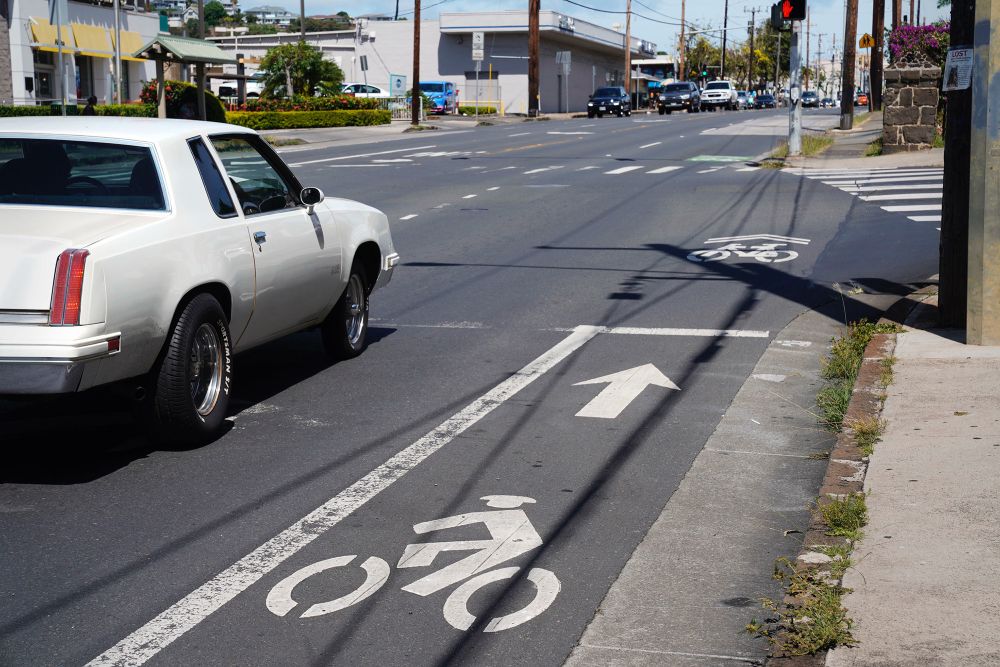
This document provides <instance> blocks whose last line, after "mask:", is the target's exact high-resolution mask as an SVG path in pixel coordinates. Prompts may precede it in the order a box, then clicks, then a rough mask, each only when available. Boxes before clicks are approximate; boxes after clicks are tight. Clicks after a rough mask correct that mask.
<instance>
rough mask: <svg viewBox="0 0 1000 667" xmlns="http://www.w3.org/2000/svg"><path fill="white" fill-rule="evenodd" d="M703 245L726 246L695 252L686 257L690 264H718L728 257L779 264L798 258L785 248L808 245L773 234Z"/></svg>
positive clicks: (722, 239)
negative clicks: (755, 242) (751, 242)
mask: <svg viewBox="0 0 1000 667" xmlns="http://www.w3.org/2000/svg"><path fill="white" fill-rule="evenodd" d="M741 241H743V242H749V241H763V243H758V244H756V245H745V244H744V243H741ZM705 243H725V244H726V245H723V246H719V247H717V248H704V249H702V250H695V251H694V252H692V253H691V254H689V255H688V256H687V258H688V259H689V260H690V261H692V262H719V261H722V260H724V259H728V258H729V257H732V256H734V255H735V256H736V257H745V258H747V259H755V260H757V261H758V262H764V263H766V264H770V263H775V264H778V263H781V262H788V261H790V260H793V259H795V258H796V257H798V256H799V253H798V252H796V251H795V250H790V249H788V248H786V247H785V246H788V245H789V244H791V243H796V244H800V245H809V239H799V238H794V237H791V236H776V235H773V234H755V235H750V236H725V237H721V238H715V239H708V240H707V241H705Z"/></svg>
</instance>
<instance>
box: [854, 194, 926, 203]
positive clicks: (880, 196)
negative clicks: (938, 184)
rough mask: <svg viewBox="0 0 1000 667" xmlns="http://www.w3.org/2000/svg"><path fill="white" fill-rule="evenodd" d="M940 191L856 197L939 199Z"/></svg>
mask: <svg viewBox="0 0 1000 667" xmlns="http://www.w3.org/2000/svg"><path fill="white" fill-rule="evenodd" d="M943 196H944V194H943V193H941V192H899V193H896V194H893V195H869V196H867V197H858V199H860V200H861V201H893V200H899V199H941V197H943Z"/></svg>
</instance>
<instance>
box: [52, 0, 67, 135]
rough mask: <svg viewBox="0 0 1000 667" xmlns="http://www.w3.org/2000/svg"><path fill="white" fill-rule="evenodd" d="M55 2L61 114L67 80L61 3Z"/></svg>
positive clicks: (64, 110) (64, 107)
mask: <svg viewBox="0 0 1000 667" xmlns="http://www.w3.org/2000/svg"><path fill="white" fill-rule="evenodd" d="M55 3H56V41H58V42H59V43H58V44H57V45H56V46H58V47H59V88H60V90H61V91H62V95H60V98H61V99H62V115H64V116H65V115H66V99H67V95H66V86H68V85H69V81H68V80H67V77H66V62H65V60H64V59H63V38H62V23H63V15H62V6H63V5H62V3H61V2H59V0H55Z"/></svg>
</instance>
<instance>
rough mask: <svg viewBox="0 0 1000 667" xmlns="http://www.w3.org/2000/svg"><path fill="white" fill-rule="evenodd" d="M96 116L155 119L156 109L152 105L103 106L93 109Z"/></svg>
mask: <svg viewBox="0 0 1000 667" xmlns="http://www.w3.org/2000/svg"><path fill="white" fill-rule="evenodd" d="M94 109H95V110H96V111H97V115H98V116H129V117H133V118H156V107H155V106H153V105H152V104H103V105H101V106H97V107H94Z"/></svg>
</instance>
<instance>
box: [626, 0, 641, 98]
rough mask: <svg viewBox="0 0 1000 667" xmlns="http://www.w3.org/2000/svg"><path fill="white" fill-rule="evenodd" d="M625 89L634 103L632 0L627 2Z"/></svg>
mask: <svg viewBox="0 0 1000 667" xmlns="http://www.w3.org/2000/svg"><path fill="white" fill-rule="evenodd" d="M625 90H626V91H628V99H629V104H632V0H628V2H626V3H625ZM636 97H637V98H638V97H639V95H638V93H637V94H636ZM629 108H631V107H629Z"/></svg>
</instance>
